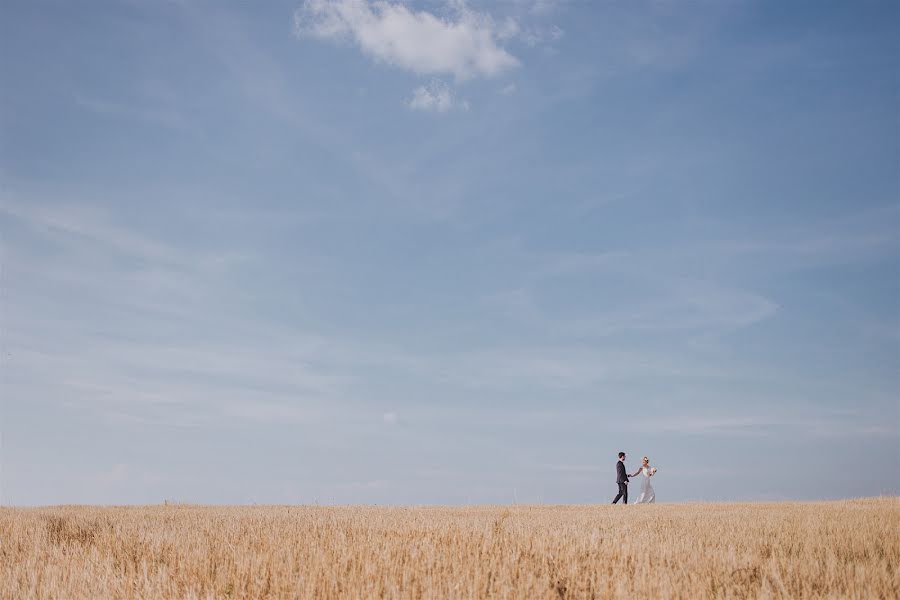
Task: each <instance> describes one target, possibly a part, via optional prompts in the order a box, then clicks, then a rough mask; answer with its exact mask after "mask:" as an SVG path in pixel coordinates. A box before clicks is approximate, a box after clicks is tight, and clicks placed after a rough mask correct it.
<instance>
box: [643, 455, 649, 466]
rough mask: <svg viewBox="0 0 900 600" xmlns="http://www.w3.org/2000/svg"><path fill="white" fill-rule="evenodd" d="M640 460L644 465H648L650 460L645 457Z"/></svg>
mask: <svg viewBox="0 0 900 600" xmlns="http://www.w3.org/2000/svg"><path fill="white" fill-rule="evenodd" d="M641 460H642V461H644V462H645V463H647V464H648V465H649V464H650V459H649V458H647V457H646V456H645V457H644V458H642V459H641Z"/></svg>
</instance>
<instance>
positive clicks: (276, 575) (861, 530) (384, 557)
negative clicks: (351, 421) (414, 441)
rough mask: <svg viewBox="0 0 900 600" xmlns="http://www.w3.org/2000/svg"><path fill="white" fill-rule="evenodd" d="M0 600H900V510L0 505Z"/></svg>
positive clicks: (874, 506)
mask: <svg viewBox="0 0 900 600" xmlns="http://www.w3.org/2000/svg"><path fill="white" fill-rule="evenodd" d="M0 596H2V598H381V597H387V598H554V599H559V598H646V599H652V598H898V597H900V500H898V499H897V498H872V499H865V500H856V501H843V502H822V503H776V504H669V505H666V504H657V505H649V506H635V505H630V506H609V505H599V506H584V505H581V506H474V507H460V508H450V507H424V508H412V507H408V508H385V507H369V506H350V507H319V506H252V507H251V506H235V507H208V506H192V505H169V506H142V507H89V506H71V507H52V508H2V509H0Z"/></svg>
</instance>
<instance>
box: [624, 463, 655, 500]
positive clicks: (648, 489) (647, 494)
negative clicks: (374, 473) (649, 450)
mask: <svg viewBox="0 0 900 600" xmlns="http://www.w3.org/2000/svg"><path fill="white" fill-rule="evenodd" d="M639 474H642V475H643V476H644V480H643V481H642V482H641V495H640V496H639V497H638V499H637V504H652V503H653V502H656V492H655V491H653V486H652V485H650V478H651V477H653V476H654V475H656V467H651V466H650V459H649V458H647V457H646V456H645V457H644V458H643V459H642V460H641V466H640V468H639V469H638V470H637V471H635V472H634V473H632V474H631V475H630V477H637V476H638V475H639Z"/></svg>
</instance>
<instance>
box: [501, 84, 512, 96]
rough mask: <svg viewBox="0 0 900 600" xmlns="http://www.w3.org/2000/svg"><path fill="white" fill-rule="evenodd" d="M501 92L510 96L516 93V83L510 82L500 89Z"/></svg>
mask: <svg viewBox="0 0 900 600" xmlns="http://www.w3.org/2000/svg"><path fill="white" fill-rule="evenodd" d="M500 93H501V94H503V95H504V96H510V95H512V94H515V93H516V84H514V83H510V84H508V85H506V86H504V87H503V88H501V89H500Z"/></svg>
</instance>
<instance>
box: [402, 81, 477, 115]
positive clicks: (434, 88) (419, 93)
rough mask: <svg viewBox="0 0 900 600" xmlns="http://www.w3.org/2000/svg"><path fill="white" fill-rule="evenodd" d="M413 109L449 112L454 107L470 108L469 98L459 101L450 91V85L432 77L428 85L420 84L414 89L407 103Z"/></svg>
mask: <svg viewBox="0 0 900 600" xmlns="http://www.w3.org/2000/svg"><path fill="white" fill-rule="evenodd" d="M406 105H407V106H408V107H409V108H410V109H412V110H423V111H432V112H439V113H443V112H447V111H448V110H450V109H452V108H459V109H460V110H469V102H468V101H467V100H462V101H458V100H456V99H455V98H454V96H453V93H452V92H451V91H450V86H448V85H447V84H446V83H445V82H443V81H441V80H440V79H432V80H431V81H430V82H429V83H428V85H420V86H419V87H417V88H416V89H414V90H413V95H412V98H410V99H409V101H408V102H407V103H406Z"/></svg>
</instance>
